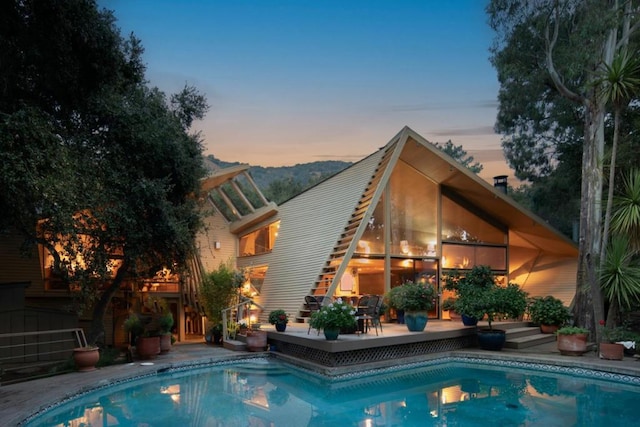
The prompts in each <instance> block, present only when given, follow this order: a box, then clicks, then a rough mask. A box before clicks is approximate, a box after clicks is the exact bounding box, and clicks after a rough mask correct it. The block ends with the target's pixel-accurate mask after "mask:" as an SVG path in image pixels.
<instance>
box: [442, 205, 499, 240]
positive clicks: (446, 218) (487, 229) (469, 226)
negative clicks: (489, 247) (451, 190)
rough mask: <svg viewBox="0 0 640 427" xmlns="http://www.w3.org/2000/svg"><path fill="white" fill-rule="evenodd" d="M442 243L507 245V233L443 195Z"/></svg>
mask: <svg viewBox="0 0 640 427" xmlns="http://www.w3.org/2000/svg"><path fill="white" fill-rule="evenodd" d="M442 241H444V242H463V243H492V244H497V245H505V244H507V233H506V231H503V230H501V229H500V228H498V227H497V226H495V225H493V224H490V223H489V222H487V221H486V220H484V219H482V218H481V217H480V216H478V215H476V214H474V213H472V212H471V211H470V210H468V209H466V208H465V207H463V206H462V205H460V204H458V203H456V202H454V201H453V200H451V199H450V198H449V197H446V196H444V195H443V196H442Z"/></svg>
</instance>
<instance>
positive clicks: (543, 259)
mask: <svg viewBox="0 0 640 427" xmlns="http://www.w3.org/2000/svg"><path fill="white" fill-rule="evenodd" d="M577 270H578V260H577V259H575V258H558V257H556V256H553V255H544V254H543V255H541V256H539V257H537V258H536V260H535V262H534V264H533V266H532V268H531V272H530V274H529V275H528V277H527V280H526V281H525V282H524V283H522V285H523V287H524V290H525V291H527V292H528V293H529V296H531V297H537V296H547V295H553V296H554V297H556V298H559V299H561V300H562V302H564V304H565V305H567V306H568V305H570V304H571V302H572V301H573V297H574V296H575V293H576V274H577Z"/></svg>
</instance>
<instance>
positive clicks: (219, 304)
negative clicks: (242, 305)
mask: <svg viewBox="0 0 640 427" xmlns="http://www.w3.org/2000/svg"><path fill="white" fill-rule="evenodd" d="M243 280H244V279H243V276H242V274H241V273H240V272H238V271H236V270H234V268H233V264H232V263H231V262H230V261H229V262H227V263H223V264H220V265H219V266H218V268H217V269H216V270H214V271H212V272H210V273H208V274H206V275H205V276H204V278H203V280H202V282H201V283H200V295H201V298H202V299H201V302H202V306H203V308H204V311H205V314H206V315H207V319H208V320H209V321H210V322H212V323H214V324H218V323H221V322H222V310H224V309H226V308H229V307H231V306H232V305H234V303H235V300H236V298H237V296H238V292H239V289H240V287H241V286H242V282H243Z"/></svg>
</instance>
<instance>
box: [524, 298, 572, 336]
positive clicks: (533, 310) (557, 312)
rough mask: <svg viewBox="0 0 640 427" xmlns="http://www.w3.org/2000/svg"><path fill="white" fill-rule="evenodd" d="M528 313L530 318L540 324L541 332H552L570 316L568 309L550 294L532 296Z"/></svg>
mask: <svg viewBox="0 0 640 427" xmlns="http://www.w3.org/2000/svg"><path fill="white" fill-rule="evenodd" d="M529 314H530V315H531V320H532V321H533V322H534V323H537V324H538V325H540V330H541V332H542V333H543V334H552V333H554V332H555V331H557V330H558V329H559V328H560V327H561V326H562V325H564V324H565V323H566V322H567V321H568V320H569V319H570V318H571V314H570V312H569V309H568V308H567V307H565V305H564V304H563V303H562V301H561V300H560V299H558V298H555V297H553V296H552V295H548V296H546V297H536V298H534V299H533V301H532V302H531V304H530V306H529Z"/></svg>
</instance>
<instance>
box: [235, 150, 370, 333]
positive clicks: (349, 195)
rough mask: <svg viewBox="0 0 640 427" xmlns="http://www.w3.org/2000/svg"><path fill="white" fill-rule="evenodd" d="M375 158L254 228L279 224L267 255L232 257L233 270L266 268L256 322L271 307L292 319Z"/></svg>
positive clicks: (300, 197)
mask: <svg viewBox="0 0 640 427" xmlns="http://www.w3.org/2000/svg"><path fill="white" fill-rule="evenodd" d="M381 156H382V153H381V152H376V153H375V154H374V155H372V156H370V157H367V158H366V159H364V160H362V161H361V162H359V163H356V164H355V165H353V166H352V167H350V168H349V169H346V170H344V171H342V172H340V173H339V174H337V175H335V176H333V177H332V178H330V179H329V180H327V181H324V182H322V183H320V184H318V185H316V186H315V187H312V188H311V189H309V190H307V191H305V192H303V193H302V194H300V195H298V196H296V197H294V198H293V199H291V200H289V201H287V202H285V203H284V204H282V205H280V206H279V207H278V210H279V213H278V214H277V215H276V216H275V217H273V218H271V219H269V220H268V221H265V222H263V223H261V224H260V225H259V226H264V225H265V224H268V223H270V222H272V221H276V220H281V223H280V230H279V234H278V238H277V240H276V242H275V245H274V247H273V250H272V252H271V253H269V254H264V255H258V256H252V257H241V258H238V266H239V267H251V266H252V265H265V264H266V265H268V266H269V269H268V270H267V273H266V276H265V281H264V283H263V286H262V292H261V294H260V295H259V296H258V297H257V298H256V300H257V301H258V303H259V304H260V305H262V306H263V307H264V311H263V312H262V314H261V317H260V320H261V321H263V322H264V321H266V318H267V317H268V314H269V312H270V311H271V310H275V309H283V310H285V311H286V312H287V313H289V315H290V316H293V317H294V318H295V316H297V315H298V312H299V310H300V309H301V308H302V304H303V302H304V297H305V295H308V293H309V291H310V289H311V287H312V286H313V283H314V282H315V280H316V279H317V278H318V275H319V274H320V273H321V270H322V267H323V265H324V263H325V261H326V259H327V255H328V254H329V253H330V252H331V250H332V249H333V246H334V245H335V243H336V242H337V240H338V237H339V235H340V233H341V232H342V230H343V229H344V227H345V225H346V224H347V222H348V220H349V217H350V215H351V214H352V212H353V210H354V208H355V206H356V204H357V203H358V200H359V198H360V196H361V195H362V193H363V192H364V190H365V188H366V186H367V183H368V182H369V180H370V179H371V176H372V174H373V172H374V170H375V167H376V166H377V164H378V163H379V161H380V158H381ZM259 226H256V227H254V228H253V229H252V230H255V229H256V228H258V227H259Z"/></svg>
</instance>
